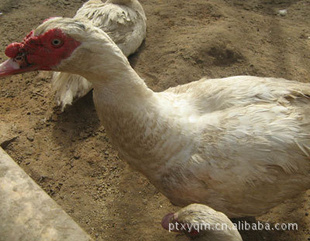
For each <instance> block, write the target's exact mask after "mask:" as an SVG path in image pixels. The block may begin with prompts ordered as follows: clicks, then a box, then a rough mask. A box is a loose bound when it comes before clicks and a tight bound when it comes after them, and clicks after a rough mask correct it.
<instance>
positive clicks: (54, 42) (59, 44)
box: [52, 38, 62, 47]
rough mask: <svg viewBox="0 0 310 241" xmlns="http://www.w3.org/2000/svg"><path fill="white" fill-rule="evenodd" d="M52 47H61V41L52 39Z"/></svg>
mask: <svg viewBox="0 0 310 241" xmlns="http://www.w3.org/2000/svg"><path fill="white" fill-rule="evenodd" d="M52 45H53V46H54V47H60V46H61V45H62V41H61V40H60V39H57V38H56V39H53V40H52Z"/></svg>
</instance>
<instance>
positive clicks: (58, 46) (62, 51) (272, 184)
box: [0, 18, 310, 217]
mask: <svg viewBox="0 0 310 241" xmlns="http://www.w3.org/2000/svg"><path fill="white" fill-rule="evenodd" d="M5 53H6V55H7V56H8V57H10V59H8V60H7V61H5V62H4V63H2V64H1V65H0V76H6V75H12V74H18V73H23V72H27V71H33V70H53V71H61V72H68V73H75V74H78V75H81V76H83V77H84V78H86V79H88V80H89V81H91V82H92V84H93V88H94V102H95V106H96V110H97V113H98V116H99V118H100V120H101V122H102V124H103V125H104V127H105V129H106V131H107V134H108V135H109V136H110V139H111V141H112V144H113V145H114V147H115V148H117V150H118V152H119V156H120V157H121V158H122V159H124V160H126V161H127V162H128V163H129V164H130V165H131V166H132V167H134V168H136V169H137V170H139V171H140V172H141V173H143V174H144V175H145V176H146V177H147V178H148V179H149V180H150V182H151V183H152V184H154V185H155V186H156V187H157V188H158V189H159V190H160V191H161V192H162V193H163V194H164V195H166V196H167V197H168V198H169V199H170V200H171V202H172V203H174V204H175V205H179V206H186V205H189V204H191V203H203V204H206V205H208V206H210V207H212V208H214V209H215V210H218V211H221V212H223V213H225V214H226V215H228V216H229V217H242V216H256V215H260V214H263V213H265V212H267V211H268V210H269V209H270V208H272V207H274V206H276V205H278V204H279V203H281V202H283V201H284V200H286V199H288V198H292V197H294V196H296V195H297V194H299V193H301V192H304V191H305V190H307V189H309V188H310V175H309V172H310V133H309V130H310V99H309V97H308V95H309V94H310V84H306V83H300V82H296V81H289V80H285V79H275V78H261V77H253V76H235V77H228V78H222V79H212V80H208V79H201V80H199V81H196V82H192V83H189V84H186V85H181V86H177V87H175V88H170V89H168V90H166V91H164V92H153V91H152V90H151V89H149V88H148V87H147V86H146V84H145V82H144V81H143V80H142V79H141V78H140V77H139V75H138V74H137V73H136V72H135V71H134V70H133V69H132V67H131V66H130V64H129V62H128V60H127V58H126V57H125V56H124V54H123V53H122V51H121V50H120V49H119V48H118V47H117V45H116V44H115V43H114V42H113V41H112V40H111V39H110V38H109V36H108V35H107V34H104V32H103V31H102V30H100V29H99V28H96V27H94V26H92V25H90V24H87V23H82V22H78V21H76V20H73V19H68V18H54V19H50V20H48V21H46V22H44V23H43V24H41V25H40V26H39V27H38V28H36V29H35V30H34V31H33V32H31V33H30V34H29V35H28V36H27V37H26V38H25V39H24V40H23V42H21V43H12V44H10V45H9V46H8V47H7V48H6V50H5Z"/></svg>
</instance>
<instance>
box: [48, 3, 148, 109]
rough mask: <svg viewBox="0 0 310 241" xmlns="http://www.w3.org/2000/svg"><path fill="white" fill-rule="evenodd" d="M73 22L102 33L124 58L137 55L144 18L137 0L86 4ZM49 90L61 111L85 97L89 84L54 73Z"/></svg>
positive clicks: (90, 86)
mask: <svg viewBox="0 0 310 241" xmlns="http://www.w3.org/2000/svg"><path fill="white" fill-rule="evenodd" d="M74 19H77V20H79V21H87V22H89V23H90V24H92V25H93V26H96V27H98V28H100V29H102V30H103V31H104V32H106V33H107V34H108V35H109V36H110V37H111V38H112V40H113V41H114V42H115V43H116V44H117V45H118V47H119V48H120V49H121V50H122V51H123V53H124V55H125V56H127V57H128V56H129V55H131V54H133V53H134V52H136V50H137V49H138V48H139V47H140V45H141V44H142V42H143V40H144V39H145V36H146V16H145V13H144V10H143V8H142V6H141V4H140V3H139V1H138V0H107V1H106V2H102V0H89V1H87V2H86V3H84V4H83V6H82V7H81V8H80V9H79V10H78V11H77V13H76V15H75V16H74ZM52 89H53V90H54V91H55V98H56V102H57V104H58V105H60V106H61V109H62V111H63V110H64V109H65V107H66V106H67V105H71V104H72V102H73V101H74V100H75V99H78V98H81V97H83V96H84V95H86V94H87V93H88V92H89V91H90V90H91V89H92V84H91V82H89V81H88V80H86V79H85V78H84V77H82V76H79V75H75V74H71V73H60V72H54V74H53V78H52Z"/></svg>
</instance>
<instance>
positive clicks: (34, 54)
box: [5, 28, 81, 72]
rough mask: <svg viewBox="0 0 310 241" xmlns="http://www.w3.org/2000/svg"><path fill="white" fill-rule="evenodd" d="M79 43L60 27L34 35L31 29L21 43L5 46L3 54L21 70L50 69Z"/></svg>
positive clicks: (68, 54) (69, 53) (67, 55)
mask: <svg viewBox="0 0 310 241" xmlns="http://www.w3.org/2000/svg"><path fill="white" fill-rule="evenodd" d="M80 44H81V43H80V42H78V41H76V40H74V39H73V38H71V37H70V36H68V35H66V34H64V33H63V32H62V30H61V29H57V28H56V29H51V30H49V31H47V32H45V33H44V34H42V35H39V36H34V34H33V31H31V32H30V33H29V34H28V35H27V36H26V38H25V39H24V40H23V42H21V43H12V44H10V45H9V46H7V48H6V50H5V54H6V55H7V56H8V57H10V58H12V59H13V60H14V62H16V63H17V64H18V65H19V67H20V70H24V71H21V72H26V71H31V70H35V69H37V70H51V68H52V67H53V66H55V65H57V64H59V63H60V62H61V60H63V59H66V58H68V57H69V56H70V55H71V54H72V52H73V51H74V50H75V49H76V48H77V47H78V46H79V45H80Z"/></svg>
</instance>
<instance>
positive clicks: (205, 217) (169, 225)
mask: <svg viewBox="0 0 310 241" xmlns="http://www.w3.org/2000/svg"><path fill="white" fill-rule="evenodd" d="M161 224H162V227H163V228H164V229H167V230H169V232H179V233H185V235H186V238H185V237H184V236H177V237H176V240H180V241H181V240H196V241H242V238H241V235H240V233H239V232H238V229H237V227H236V226H235V225H234V224H233V223H232V222H231V221H230V219H229V218H228V217H227V216H226V215H225V214H224V213H221V212H217V211H215V210H214V209H212V208H210V207H208V206H206V205H202V204H190V205H188V206H186V207H184V208H182V209H180V210H179V211H177V212H176V213H169V214H167V215H166V216H165V217H164V218H163V220H162V222H161Z"/></svg>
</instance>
